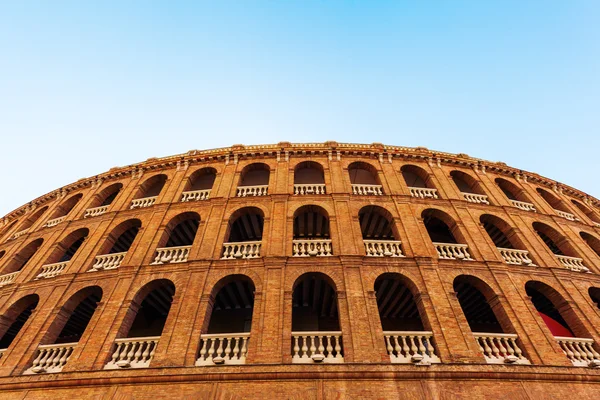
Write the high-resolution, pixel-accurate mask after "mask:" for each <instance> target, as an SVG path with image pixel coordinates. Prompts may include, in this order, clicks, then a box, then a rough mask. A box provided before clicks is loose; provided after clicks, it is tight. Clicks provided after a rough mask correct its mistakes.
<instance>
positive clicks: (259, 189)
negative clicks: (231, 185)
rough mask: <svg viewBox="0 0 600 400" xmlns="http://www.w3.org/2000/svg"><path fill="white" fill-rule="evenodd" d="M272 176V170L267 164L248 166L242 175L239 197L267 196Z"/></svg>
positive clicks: (238, 190)
mask: <svg viewBox="0 0 600 400" xmlns="http://www.w3.org/2000/svg"><path fill="white" fill-rule="evenodd" d="M270 174H271V169H270V168H269V166H268V165H267V164H264V163H254V164H250V165H247V166H246V167H245V168H244V169H243V170H242V173H241V174H240V182H239V184H238V188H237V196H238V197H246V196H266V195H267V194H268V193H267V192H268V188H269V176H270Z"/></svg>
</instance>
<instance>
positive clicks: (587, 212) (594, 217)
mask: <svg viewBox="0 0 600 400" xmlns="http://www.w3.org/2000/svg"><path fill="white" fill-rule="evenodd" d="M571 202H572V203H573V204H575V207H577V208H579V210H580V211H581V212H582V213H584V214H585V215H586V216H587V217H588V218H589V219H591V220H592V221H593V222H595V223H596V224H600V217H598V215H596V213H595V212H593V211H592V210H590V209H589V208H588V207H586V206H584V205H583V204H581V203H580V202H578V201H577V200H571Z"/></svg>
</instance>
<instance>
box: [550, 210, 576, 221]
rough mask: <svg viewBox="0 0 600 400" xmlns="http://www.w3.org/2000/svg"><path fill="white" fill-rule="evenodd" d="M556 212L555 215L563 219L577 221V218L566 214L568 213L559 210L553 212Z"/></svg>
mask: <svg viewBox="0 0 600 400" xmlns="http://www.w3.org/2000/svg"><path fill="white" fill-rule="evenodd" d="M554 211H556V214H557V215H558V216H559V217H563V218H564V219H568V220H569V221H578V220H579V218H577V217H575V215H573V214H571V213H568V212H564V211H560V210H554Z"/></svg>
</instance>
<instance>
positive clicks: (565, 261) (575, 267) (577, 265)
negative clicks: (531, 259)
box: [555, 254, 590, 272]
mask: <svg viewBox="0 0 600 400" xmlns="http://www.w3.org/2000/svg"><path fill="white" fill-rule="evenodd" d="M555 256H556V258H557V259H558V261H559V262H560V263H561V264H562V266H563V267H565V268H566V269H570V270H571V271H575V272H589V271H590V269H589V268H588V267H586V266H585V265H583V260H582V259H581V258H578V257H569V256H561V255H558V254H555Z"/></svg>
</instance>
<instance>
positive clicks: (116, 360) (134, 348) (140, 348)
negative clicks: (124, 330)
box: [104, 336, 160, 369]
mask: <svg viewBox="0 0 600 400" xmlns="http://www.w3.org/2000/svg"><path fill="white" fill-rule="evenodd" d="M159 339H160V336H149V337H136V338H125V339H116V340H115V345H116V348H115V351H114V352H113V354H112V356H111V358H110V361H109V362H108V364H106V365H105V366H104V369H119V368H148V367H149V366H150V362H151V361H152V357H154V352H155V351H156V346H158V340H159Z"/></svg>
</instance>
